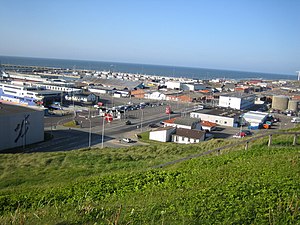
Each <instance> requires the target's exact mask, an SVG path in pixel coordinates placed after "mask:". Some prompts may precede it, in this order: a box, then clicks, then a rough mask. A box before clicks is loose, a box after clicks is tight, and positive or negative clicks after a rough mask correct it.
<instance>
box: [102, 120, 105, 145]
mask: <svg viewBox="0 0 300 225" xmlns="http://www.w3.org/2000/svg"><path fill="white" fill-rule="evenodd" d="M102 121H103V122H102V138H101V148H103V141H104V122H105V116H104V117H102Z"/></svg>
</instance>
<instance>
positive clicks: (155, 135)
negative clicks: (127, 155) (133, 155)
mask: <svg viewBox="0 0 300 225" xmlns="http://www.w3.org/2000/svg"><path fill="white" fill-rule="evenodd" d="M174 131H175V128H174V129H169V130H155V131H151V132H150V133H149V139H150V140H154V141H160V142H168V141H170V140H171V134H172V133H173V132H174Z"/></svg>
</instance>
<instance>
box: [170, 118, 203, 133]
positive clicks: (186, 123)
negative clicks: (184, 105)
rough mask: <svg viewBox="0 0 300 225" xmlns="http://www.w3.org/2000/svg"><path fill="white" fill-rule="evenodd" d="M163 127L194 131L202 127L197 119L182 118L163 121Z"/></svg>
mask: <svg viewBox="0 0 300 225" xmlns="http://www.w3.org/2000/svg"><path fill="white" fill-rule="evenodd" d="M164 126H165V127H168V126H170V127H177V128H184V129H190V130H191V129H194V130H201V129H202V126H201V124H200V120H199V119H195V118H184V117H176V118H172V119H169V120H165V121H164Z"/></svg>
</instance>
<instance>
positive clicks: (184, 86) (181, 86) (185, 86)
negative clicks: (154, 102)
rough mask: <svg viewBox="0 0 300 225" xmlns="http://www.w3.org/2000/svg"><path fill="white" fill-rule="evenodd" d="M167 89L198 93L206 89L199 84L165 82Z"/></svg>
mask: <svg viewBox="0 0 300 225" xmlns="http://www.w3.org/2000/svg"><path fill="white" fill-rule="evenodd" d="M165 85H166V86H167V88H168V89H176V90H185V91H199V90H205V89H207V88H206V86H204V85H203V84H200V83H186V82H180V81H167V82H166V83H165Z"/></svg>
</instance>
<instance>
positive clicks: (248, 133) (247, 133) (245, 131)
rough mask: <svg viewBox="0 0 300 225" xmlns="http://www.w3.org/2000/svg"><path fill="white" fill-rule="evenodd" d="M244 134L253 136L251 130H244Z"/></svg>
mask: <svg viewBox="0 0 300 225" xmlns="http://www.w3.org/2000/svg"><path fill="white" fill-rule="evenodd" d="M242 132H244V133H245V134H246V135H251V134H252V132H251V131H250V130H242Z"/></svg>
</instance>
